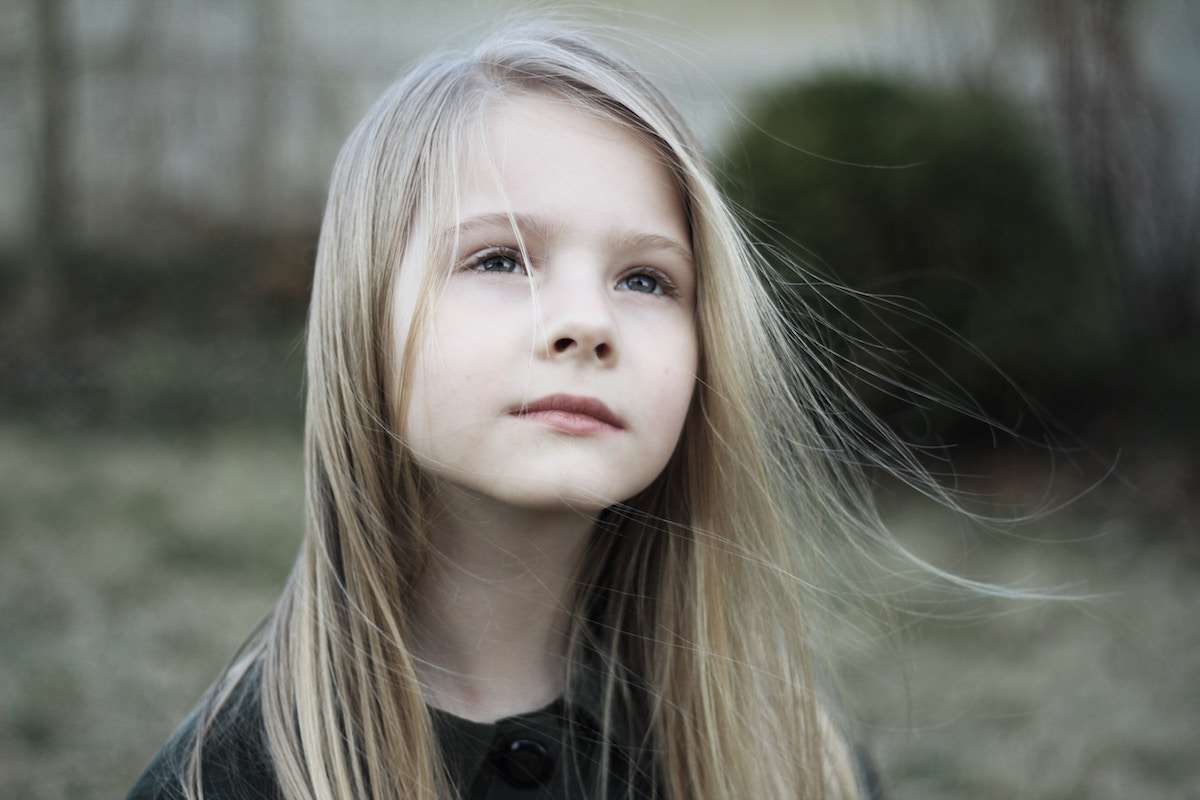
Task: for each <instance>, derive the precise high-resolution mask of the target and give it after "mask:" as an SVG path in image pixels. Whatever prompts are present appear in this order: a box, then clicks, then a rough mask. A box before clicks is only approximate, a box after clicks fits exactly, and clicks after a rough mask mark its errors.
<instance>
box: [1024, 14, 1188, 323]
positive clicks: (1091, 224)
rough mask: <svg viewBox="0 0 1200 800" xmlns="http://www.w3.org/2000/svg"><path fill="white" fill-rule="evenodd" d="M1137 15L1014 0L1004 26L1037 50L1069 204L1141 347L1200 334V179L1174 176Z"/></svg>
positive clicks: (1173, 136)
mask: <svg viewBox="0 0 1200 800" xmlns="http://www.w3.org/2000/svg"><path fill="white" fill-rule="evenodd" d="M1145 6H1146V3H1145V2H1141V1H1139V0H1023V2H1021V3H1018V4H1014V5H1013V6H1012V7H1011V8H1008V9H1007V10H1008V12H1009V14H1008V15H1007V16H1005V17H1002V19H1006V20H1007V25H1006V26H1005V27H1006V28H1007V30H1008V32H1009V35H1010V37H1019V38H1020V39H1021V40H1022V41H1023V42H1026V43H1028V42H1030V41H1032V42H1033V43H1035V44H1038V45H1040V46H1041V48H1042V49H1043V51H1044V56H1045V59H1046V62H1047V68H1048V70H1047V72H1048V76H1049V92H1050V107H1051V110H1052V112H1053V114H1054V116H1055V117H1056V122H1057V123H1058V126H1059V129H1060V139H1061V142H1062V146H1061V147H1060V148H1059V155H1060V157H1061V158H1062V159H1063V160H1064V161H1065V163H1066V166H1067V168H1068V170H1069V173H1070V177H1071V180H1072V182H1073V185H1074V190H1075V191H1074V193H1073V199H1074V201H1075V202H1076V204H1077V206H1078V208H1079V211H1080V212H1081V214H1082V216H1083V218H1084V220H1085V223H1086V225H1087V228H1088V233H1089V236H1090V237H1091V238H1092V240H1093V241H1094V242H1095V244H1096V245H1097V246H1096V247H1095V248H1094V250H1095V255H1096V257H1097V258H1098V259H1099V261H1100V265H1101V266H1102V268H1104V269H1105V270H1106V272H1107V273H1108V276H1109V278H1110V280H1111V281H1112V282H1113V285H1114V288H1115V289H1116V290H1117V291H1118V292H1119V296H1120V297H1121V298H1122V300H1123V312H1124V313H1123V314H1122V322H1123V324H1124V325H1125V326H1126V327H1127V328H1128V330H1129V333H1130V334H1131V336H1132V337H1134V338H1136V339H1137V340H1142V341H1145V340H1146V339H1165V338H1168V337H1174V336H1179V335H1180V334H1183V333H1188V332H1190V333H1192V334H1193V335H1195V334H1196V333H1200V269H1197V267H1198V266H1200V264H1198V254H1200V175H1197V174H1195V171H1194V170H1193V174H1190V175H1189V174H1186V173H1182V172H1181V171H1180V170H1179V166H1180V164H1181V161H1180V159H1179V152H1178V149H1177V148H1178V141H1179V140H1178V134H1177V130H1176V127H1175V125H1176V123H1175V114H1174V113H1173V109H1171V108H1170V107H1169V106H1168V104H1167V102H1166V101H1165V100H1164V98H1163V96H1162V94H1161V92H1160V91H1159V90H1158V89H1157V88H1156V87H1155V85H1154V83H1153V82H1152V81H1151V80H1150V79H1149V77H1148V76H1147V74H1146V70H1145V67H1144V59H1143V55H1144V53H1142V52H1139V49H1138V46H1137V43H1136V41H1135V34H1136V32H1137V30H1136V28H1137V25H1136V23H1137V16H1138V13H1139V12H1140V11H1141V10H1143V9H1144V7H1145ZM1012 12H1017V13H1012ZM1030 34H1032V36H1031V35H1030Z"/></svg>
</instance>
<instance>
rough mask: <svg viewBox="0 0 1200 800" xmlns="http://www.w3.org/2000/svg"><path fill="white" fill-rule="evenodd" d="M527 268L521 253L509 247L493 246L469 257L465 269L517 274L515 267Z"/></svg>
mask: <svg viewBox="0 0 1200 800" xmlns="http://www.w3.org/2000/svg"><path fill="white" fill-rule="evenodd" d="M514 267H515V268H518V269H521V270H524V269H525V266H524V264H523V263H522V262H521V254H520V253H519V252H517V251H515V250H512V249H510V248H507V247H493V248H490V249H488V250H484V251H483V252H481V253H479V254H478V255H475V256H472V257H471V258H469V259H467V263H466V266H464V267H463V269H467V270H471V271H472V272H499V273H505V274H509V275H512V274H515V271H514V269H513V268H514Z"/></svg>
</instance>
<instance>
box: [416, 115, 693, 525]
mask: <svg viewBox="0 0 1200 800" xmlns="http://www.w3.org/2000/svg"><path fill="white" fill-rule="evenodd" d="M483 125H484V128H483V132H482V134H481V135H482V137H483V138H484V139H486V150H487V153H484V152H479V151H478V148H476V152H474V153H472V154H471V157H470V158H468V159H467V160H466V161H465V163H464V164H463V167H462V170H461V172H460V174H461V175H462V181H463V183H462V186H461V196H460V202H461V216H460V218H459V219H458V220H457V221H456V225H454V226H452V227H451V228H450V229H449V230H450V231H452V230H453V228H454V227H457V228H458V230H459V236H460V239H459V247H458V250H457V251H456V253H455V259H454V260H455V266H454V271H453V274H452V275H451V276H450V278H449V281H448V282H447V284H446V287H445V290H444V292H443V293H442V294H441V295H440V296H439V297H438V298H437V300H436V303H435V306H434V309H433V315H432V317H431V318H430V326H429V329H428V330H427V331H426V332H425V335H424V336H423V337H422V338H421V339H420V341H421V342H422V345H421V347H420V348H419V352H418V353H417V354H416V361H415V365H414V366H415V370H414V372H413V378H412V383H411V385H409V386H408V387H407V390H408V391H409V392H410V393H411V400H410V404H409V410H408V414H407V418H406V420H405V429H404V435H405V437H406V439H407V441H408V443H409V446H410V447H411V448H412V450H413V451H414V453H415V454H416V458H417V461H418V463H419V465H420V466H421V467H422V468H423V469H425V470H427V471H429V472H431V473H433V474H435V475H437V476H438V477H439V478H441V479H443V480H444V481H446V482H448V483H449V484H452V485H454V486H456V487H458V488H460V489H462V490H466V491H467V492H470V493H473V494H480V495H484V496H487V497H491V498H493V499H495V500H498V501H501V502H505V503H508V504H511V505H516V506H522V507H526V508H545V509H552V508H559V509H561V508H563V507H564V506H570V507H572V508H575V509H579V510H589V511H597V510H599V509H602V508H604V507H606V506H608V505H611V504H613V503H615V502H619V501H623V500H627V499H629V498H630V497H632V496H633V495H635V494H637V493H638V492H639V491H641V490H642V489H643V488H645V487H646V486H648V485H649V484H650V483H651V482H652V481H653V480H654V478H655V477H657V476H658V474H659V473H660V472H661V471H662V470H663V468H664V467H665V466H666V464H667V461H668V460H669V458H670V456H671V453H672V452H673V450H674V449H675V445H676V443H677V441H678V439H679V436H680V432H681V431H682V428H683V423H684V418H685V416H686V414H687V409H688V405H689V403H690V400H691V397H692V391H693V388H694V386H695V382H696V377H695V376H696V369H697V357H698V354H697V337H696V327H695V322H694V309H695V302H696V298H695V294H696V274H695V268H694V266H693V264H692V263H691V256H690V236H689V232H688V223H687V220H686V217H685V214H684V208H683V204H682V201H681V199H680V197H679V195H678V192H677V190H676V188H675V186H674V184H673V182H672V180H671V176H670V173H669V172H668V170H667V168H666V167H665V166H663V165H662V164H660V163H659V161H658V159H657V156H656V153H655V152H654V150H652V149H651V148H650V146H649V145H647V144H646V143H644V142H642V141H641V140H640V139H638V138H637V137H636V136H635V135H634V134H633V133H631V132H630V131H628V130H625V129H624V128H622V127H620V126H618V125H617V124H615V123H612V122H610V121H607V120H603V119H601V118H599V117H597V116H595V115H593V114H589V113H586V112H584V111H581V110H579V109H577V108H572V107H571V106H570V105H568V104H567V103H566V102H565V101H562V100H558V99H556V98H553V97H551V96H549V95H541V94H532V93H524V94H519V95H515V96H507V97H505V98H503V99H502V100H500V102H498V103H497V104H496V105H495V106H494V107H493V111H492V112H491V113H490V114H488V115H487V116H486V117H485V118H484V120H483ZM488 154H490V156H491V161H489V159H488V157H487V156H488ZM506 209H511V211H512V212H513V214H514V215H515V216H516V217H517V225H518V228H519V229H520V231H521V234H522V237H523V239H524V241H525V245H526V247H527V249H528V252H529V257H530V259H531V261H532V264H531V266H530V267H529V274H531V275H532V280H533V282H534V284H535V286H536V290H537V291H536V302H535V300H534V297H533V295H532V293H531V291H530V287H529V284H528V280H529V279H528V278H527V277H526V272H525V270H526V267H525V266H524V265H523V263H522V257H521V253H520V249H519V248H518V244H517V241H516V238H515V236H514V235H513V233H512V228H511V225H510V223H509V221H508V219H507V218H506V217H505V215H504V212H505V210H506ZM422 233H424V232H423V231H419V232H418V236H419V235H420V234H422ZM439 233H444V232H441V231H439ZM421 256H422V254H421V253H418V252H415V251H414V250H413V249H411V248H410V250H409V252H408V253H406V255H405V262H404V263H403V264H402V265H401V268H400V271H399V274H398V277H397V286H396V291H397V292H398V295H397V298H396V300H397V308H398V309H400V310H399V312H398V313H397V323H396V324H397V331H396V339H395V341H398V342H403V341H405V335H406V334H407V330H408V324H409V319H410V318H411V314H412V307H413V305H414V300H413V298H414V297H415V296H416V291H417V286H418V284H419V282H420V277H421V275H420V271H421V269H423V265H421V264H419V262H418V263H413V262H414V261H415V260H417V259H420V258H421ZM558 394H565V395H574V396H577V397H583V398H591V399H594V400H597V401H599V402H600V403H603V404H604V405H605V406H607V408H608V409H609V410H611V412H612V413H613V414H615V415H616V417H618V418H619V423H620V426H619V427H613V426H610V425H601V424H584V425H578V424H577V423H578V422H579V418H578V417H576V418H574V421H572V420H571V419H569V418H567V417H566V416H565V415H564V414H562V413H558V414H555V413H544V414H525V415H518V414H516V413H514V412H515V411H516V410H517V409H519V407H520V406H521V405H522V404H523V403H527V404H534V403H536V402H537V401H538V400H540V399H542V398H545V397H547V396H550V395H558ZM584 422H585V423H586V420H584Z"/></svg>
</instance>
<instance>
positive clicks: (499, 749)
mask: <svg viewBox="0 0 1200 800" xmlns="http://www.w3.org/2000/svg"><path fill="white" fill-rule="evenodd" d="M489 759H490V760H491V762H492V766H493V767H495V768H496V771H497V772H499V773H500V775H501V777H503V778H504V780H506V781H508V782H509V783H510V784H511V785H513V786H516V787H517V788H519V789H531V788H533V787H535V786H541V785H542V784H544V783H546V782H547V781H549V780H550V776H551V775H552V774H553V773H554V756H552V755H551V754H550V753H549V752H547V751H546V748H545V747H543V746H542V745H541V744H540V743H538V742H535V741H534V740H532V739H502V740H501V741H500V742H499V743H498V744H497V746H496V748H495V749H494V750H492V752H491V753H490V754H489Z"/></svg>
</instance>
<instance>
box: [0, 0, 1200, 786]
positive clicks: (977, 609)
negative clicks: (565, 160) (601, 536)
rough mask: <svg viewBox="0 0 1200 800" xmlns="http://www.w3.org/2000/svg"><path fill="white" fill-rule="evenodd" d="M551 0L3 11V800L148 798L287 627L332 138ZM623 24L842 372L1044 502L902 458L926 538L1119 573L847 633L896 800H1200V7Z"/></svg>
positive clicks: (917, 0)
mask: <svg viewBox="0 0 1200 800" xmlns="http://www.w3.org/2000/svg"><path fill="white" fill-rule="evenodd" d="M543 5H547V4H543ZM551 5H552V4H551ZM516 7H517V6H516V5H515V4H506V3H501V2H463V3H457V4H450V5H447V4H441V3H435V2H406V3H403V4H400V3H386V2H378V0H353V2H343V3H338V4H330V3H319V2H314V0H258V2H231V1H230V0H205V2H193V3H186V2H181V1H180V2H176V0H107V1H106V2H97V1H96V0H9V2H6V3H4V4H2V5H0V110H2V111H0V185H2V186H3V187H4V189H3V191H2V192H0V477H2V478H3V482H2V484H0V548H2V550H0V653H2V654H3V655H2V656H0V794H2V795H3V796H6V797H22V798H51V797H64V796H71V797H78V798H90V797H97V798H98V797H114V796H121V795H123V793H124V791H125V790H126V789H128V787H129V786H130V785H131V784H132V782H133V780H134V778H135V776H136V775H137V774H138V773H139V772H140V770H141V769H142V767H144V766H145V764H146V763H147V762H148V760H149V758H150V757H151V755H152V754H153V753H154V751H155V750H156V749H157V747H158V746H159V745H161V744H162V742H163V741H164V740H165V739H166V737H167V736H168V735H169V734H170V732H171V731H172V730H173V729H174V728H175V726H176V725H177V724H178V723H179V721H180V720H181V719H182V718H183V716H184V715H185V714H186V712H187V711H188V710H189V709H190V708H191V707H192V705H193V704H194V703H195V702H196V700H197V698H198V697H199V695H200V693H201V692H202V691H203V689H204V688H205V687H206V686H207V685H208V684H209V682H210V681H211V680H212V679H213V678H214V677H215V675H216V674H217V672H218V670H219V669H220V668H221V666H222V665H223V664H224V663H225V661H226V660H227V659H228V658H229V657H230V656H231V655H232V653H233V651H234V649H235V648H236V646H237V645H238V644H239V643H240V642H241V640H242V639H243V638H244V636H245V635H246V634H247V633H248V632H249V631H250V629H251V627H252V626H253V624H254V623H255V622H256V621H257V620H258V619H259V618H260V617H261V616H262V615H263V614H265V613H267V611H268V610H269V609H270V606H271V603H272V601H273V599H274V597H275V595H276V594H277V592H278V591H279V589H280V588H281V585H282V581H283V578H284V576H285V574H286V572H287V569H288V567H289V566H290V561H291V559H292V557H293V555H294V553H295V550H296V547H297V544H298V542H299V537H300V526H301V504H302V499H303V498H302V486H301V483H300V479H301V460H300V459H301V452H300V437H301V426H302V415H301V411H302V385H301V377H302V362H303V322H304V314H305V310H306V305H307V301H308V292H309V287H310V276H311V269H312V262H313V257H314V253H315V245H316V238H317V233H318V225H319V222H320V215H321V211H322V208H323V202H324V192H325V189H326V186H327V181H328V177H329V173H330V170H331V168H332V164H333V159H334V157H335V155H336V152H337V149H338V147H339V146H340V144H341V142H342V140H343V139H344V137H345V136H346V135H347V134H348V133H349V131H350V129H351V127H352V126H353V124H354V123H355V122H356V121H357V119H358V118H359V117H360V116H361V115H362V114H363V113H364V112H365V111H366V109H367V107H368V105H369V104H370V102H371V101H373V100H374V99H375V98H376V97H377V96H378V95H379V94H380V93H381V92H382V91H383V89H384V88H385V87H386V86H387V85H388V84H389V83H390V82H391V81H392V80H394V79H395V78H397V77H398V76H399V75H400V74H401V73H402V72H403V70H404V67H405V65H407V64H408V63H410V62H411V61H412V60H414V59H415V58H417V57H419V56H421V55H422V54H424V53H426V52H427V51H428V50H429V49H430V48H431V47H432V46H435V45H441V44H456V43H463V44H465V43H469V42H470V41H472V40H473V39H474V38H475V37H476V36H477V35H478V34H479V33H481V32H482V31H483V30H485V29H486V28H487V27H488V26H489V25H490V24H491V23H493V22H496V21H498V20H500V19H501V18H502V17H503V16H504V15H505V14H506V13H507V12H508V11H510V10H511V9H513V8H516ZM522 7H524V8H528V7H529V5H528V4H524V5H523V6H522ZM572 8H576V9H578V8H580V7H579V6H578V5H573V6H572ZM590 18H592V19H600V20H605V21H611V22H614V23H617V24H620V25H625V26H630V27H633V28H634V29H636V30H637V31H638V32H639V35H638V36H636V37H631V41H632V42H634V43H633V44H631V46H630V52H629V55H630V56H631V57H632V58H634V59H635V60H636V61H637V62H638V63H639V64H642V65H643V66H645V68H646V69H647V70H648V71H650V72H651V73H652V75H653V76H654V78H655V79H656V80H657V81H659V83H660V84H662V85H663V86H664V87H665V88H666V89H667V90H668V92H669V93H670V94H671V96H672V97H673V98H674V99H675V100H676V102H677V103H678V105H679V106H680V108H681V109H682V111H683V113H684V114H685V116H686V117H687V118H688V119H689V120H691V121H692V122H693V124H694V127H695V129H696V131H697V133H698V134H699V136H700V137H701V139H702V141H703V143H704V145H705V147H706V149H707V150H708V152H709V153H710V155H711V158H712V161H713V163H714V165H715V166H716V169H717V170H718V173H719V175H720V180H721V181H722V184H723V185H724V187H725V189H726V191H727V192H728V193H729V194H730V196H731V197H732V198H733V199H734V200H735V201H736V202H737V203H738V204H739V205H740V206H741V207H742V208H743V209H744V211H745V212H746V213H747V217H748V218H749V219H753V220H754V221H755V222H754V229H755V232H756V236H757V237H761V239H760V240H761V241H763V242H764V243H767V244H769V246H771V247H774V248H777V249H776V250H775V251H774V252H776V253H777V254H778V256H779V258H778V260H777V263H780V264H781V263H782V257H783V256H784V255H787V256H790V257H791V258H794V259H802V260H803V263H804V264H805V265H806V266H807V268H808V269H809V270H810V272H809V279H807V280H806V281H805V282H804V285H803V286H802V287H801V288H800V290H799V294H798V295H791V299H790V300H786V302H789V303H792V304H794V306H795V307H794V308H792V311H793V312H794V313H795V314H796V316H797V320H798V321H803V320H804V319H805V318H806V312H805V306H802V305H799V304H795V300H796V298H797V297H801V298H803V299H804V300H805V303H807V307H815V308H818V309H820V310H821V311H822V312H823V316H825V317H826V318H827V319H828V320H829V327H828V330H827V331H826V332H825V334H824V336H825V339H826V341H827V344H828V345H829V347H830V352H831V353H832V354H833V355H834V356H835V357H836V358H837V359H838V362H837V363H840V364H842V365H843V366H842V367H841V369H842V370H843V374H842V376H841V377H842V378H843V379H844V380H845V381H846V382H847V383H848V384H849V385H850V386H852V387H853V388H854V389H855V391H856V392H857V393H858V394H859V396H861V397H863V398H864V399H865V400H866V401H867V402H868V404H869V405H870V406H871V408H872V409H873V410H874V411H875V412H876V413H877V414H879V415H880V416H881V417H882V418H883V419H884V420H885V421H886V422H887V425H888V426H889V428H890V429H891V430H892V431H893V432H895V433H896V434H898V435H899V436H901V437H903V438H904V439H905V440H906V441H908V442H910V443H912V444H913V445H914V446H915V447H916V448H917V449H918V452H920V453H921V454H922V457H923V458H924V459H926V466H928V467H929V468H930V469H931V470H933V471H935V472H936V473H938V474H939V475H941V476H942V477H943V479H944V481H945V483H946V484H947V486H948V487H950V488H953V489H955V490H956V491H958V492H959V494H958V495H957V496H958V497H959V498H960V500H961V501H962V502H963V504H964V505H965V506H966V507H967V508H968V509H969V510H971V511H972V512H976V513H978V514H981V515H989V516H998V517H1001V518H1003V519H1004V520H1007V522H1004V523H1003V524H996V525H982V524H979V523H978V522H977V521H973V520H972V519H970V518H969V517H964V516H963V515H961V514H954V513H951V512H949V511H947V510H946V509H945V508H943V507H941V506H939V505H937V504H935V503H933V502H931V501H929V500H927V499H925V498H923V497H921V496H920V495H918V494H916V493H915V492H912V491H911V490H906V489H905V488H904V487H902V486H896V485H893V484H891V483H889V482H888V481H887V480H886V479H885V478H884V477H882V476H880V479H879V481H878V485H879V492H880V501H881V504H882V506H883V508H884V510H885V513H886V515H887V517H886V518H887V520H888V522H889V523H891V524H892V526H893V527H894V529H895V531H896V532H897V535H898V536H899V537H900V538H901V539H902V541H903V542H904V543H905V544H906V546H908V547H910V548H911V549H912V550H913V551H914V552H915V553H917V554H919V555H921V556H922V557H925V558H928V559H929V560H930V561H932V562H933V563H935V564H937V565H938V566H940V567H943V568H946V569H950V570H953V571H956V572H958V573H959V574H962V575H966V576H968V577H973V578H978V579H984V580H993V581H1001V582H1008V583H1011V584H1014V585H1019V586H1027V587H1033V586H1042V587H1045V586H1059V587H1063V588H1064V589H1066V590H1068V591H1074V592H1086V593H1094V594H1097V595H1099V597H1098V598H1097V599H1094V600H1091V601H1088V602H1086V603H1047V602H1032V601H1021V602H1014V601H1000V600H989V599H987V598H980V599H978V600H976V601H974V602H973V603H963V602H961V601H955V602H951V601H950V600H948V599H947V598H946V597H945V596H944V595H942V594H940V593H938V592H937V591H935V590H934V589H932V588H930V589H927V590H925V592H924V593H922V591H921V590H912V589H911V587H910V590H909V591H908V592H907V593H906V594H905V596H904V597H903V598H902V599H901V601H900V602H901V605H904V606H905V607H906V608H907V609H909V611H907V612H905V614H904V615H903V616H902V618H903V620H904V624H903V627H902V629H901V631H900V632H899V633H898V634H896V635H895V636H894V637H892V638H890V639H887V640H878V641H876V640H871V639H869V638H863V637H857V638H854V639H850V638H848V639H847V641H846V642H845V643H844V644H843V645H841V646H842V647H844V652H843V654H842V656H841V658H842V662H843V663H844V665H845V666H844V674H843V677H844V679H845V681H846V683H847V686H848V688H849V691H848V692H847V695H848V696H847V704H848V708H849V710H850V713H851V715H852V717H853V719H854V720H855V733H856V735H857V736H858V738H859V739H860V740H861V741H862V742H863V744H864V745H866V746H867V748H868V749H869V750H870V751H871V752H872V753H873V754H874V755H875V758H876V760H877V761H878V763H879V767H880V769H881V772H882V774H883V778H884V783H885V786H886V787H887V788H888V791H889V796H890V797H894V798H961V797H971V798H1015V797H1021V798H1047V800H1048V799H1049V798H1056V799H1057V798H1118V797H1120V798H1127V797H1164V798H1166V797H1170V798H1183V797H1200V788H1198V787H1200V752H1198V751H1197V746H1196V744H1195V743H1196V741H1197V740H1198V738H1200V693H1198V692H1196V691H1195V687H1194V679H1195V678H1196V677H1197V676H1200V628H1198V627H1197V625H1196V624H1195V619H1196V617H1197V614H1200V588H1198V585H1197V581H1196V578H1197V577H1200V535H1198V532H1197V523H1196V515H1197V511H1198V510H1200V503H1198V500H1197V498H1198V496H1200V464H1198V462H1197V458H1196V456H1195V452H1196V451H1195V448H1196V446H1197V443H1198V440H1200V425H1198V424H1197V421H1196V416H1195V411H1196V408H1197V401H1198V399H1200V364H1198V362H1197V358H1196V353H1197V344H1198V343H1200V271H1198V269H1197V268H1198V267H1200V258H1198V255H1200V233H1198V231H1200V192H1198V189H1200V148H1198V147H1197V146H1196V142H1197V140H1198V137H1200V92H1197V91H1196V90H1195V85H1196V77H1197V76H1198V75H1200V47H1198V46H1197V45H1198V44H1200V7H1197V6H1196V5H1195V4H1189V3H1187V2H1185V1H1184V0H1092V1H1091V2H1086V1H1085V0H1007V1H1006V0H991V1H988V0H972V1H967V0H963V1H961V2H948V1H943V2H936V1H935V0H890V1H885V0H878V1H876V2H868V0H809V1H808V2H791V3H777V2H768V1H767V0H743V2H739V3H737V4H727V3H714V2H667V1H666V0H659V1H658V2H649V1H647V2H636V3H635V2H624V3H618V2H610V3H608V4H606V7H605V9H604V10H602V11H601V12H597V13H591V14H590ZM781 277H783V278H784V279H785V280H789V281H795V280H796V276H795V275H793V274H791V273H786V272H781ZM783 297H785V296H784V295H781V298H783ZM798 357H799V356H798ZM1043 512H1045V513H1043ZM1022 519H1023V520H1024V521H1021V520H1022ZM1018 521H1020V524H1017V522H1018Z"/></svg>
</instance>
